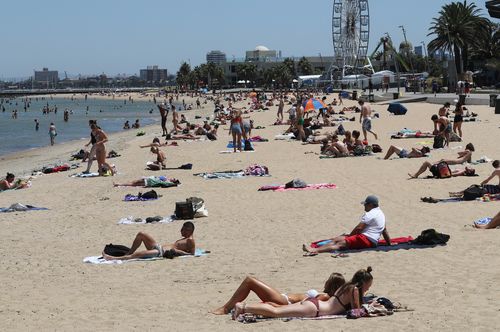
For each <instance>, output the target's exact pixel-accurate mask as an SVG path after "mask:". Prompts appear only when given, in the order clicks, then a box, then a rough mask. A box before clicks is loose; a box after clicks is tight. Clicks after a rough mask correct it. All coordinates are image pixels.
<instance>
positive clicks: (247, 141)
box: [243, 140, 253, 151]
mask: <svg viewBox="0 0 500 332" xmlns="http://www.w3.org/2000/svg"><path fill="white" fill-rule="evenodd" d="M243 150H244V151H253V147H252V143H250V141H249V140H245V146H244V148H243Z"/></svg>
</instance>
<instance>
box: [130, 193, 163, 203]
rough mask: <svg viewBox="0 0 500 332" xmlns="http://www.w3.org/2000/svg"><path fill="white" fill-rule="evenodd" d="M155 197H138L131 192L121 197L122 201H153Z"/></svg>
mask: <svg viewBox="0 0 500 332" xmlns="http://www.w3.org/2000/svg"><path fill="white" fill-rule="evenodd" d="M156 199H158V197H157V198H153V197H151V198H144V197H142V196H141V197H139V196H138V195H132V194H126V195H125V197H124V198H123V201H124V202H137V201H153V200H156Z"/></svg>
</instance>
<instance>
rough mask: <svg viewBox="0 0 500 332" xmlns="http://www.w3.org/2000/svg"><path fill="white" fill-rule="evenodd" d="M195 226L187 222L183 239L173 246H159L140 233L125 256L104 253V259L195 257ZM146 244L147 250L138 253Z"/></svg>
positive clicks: (149, 236)
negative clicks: (142, 245)
mask: <svg viewBox="0 0 500 332" xmlns="http://www.w3.org/2000/svg"><path fill="white" fill-rule="evenodd" d="M193 233H194V224H193V223H192V222H190V221H186V222H185V223H184V224H183V225H182V228H181V235H182V238H181V239H179V240H177V241H175V242H174V243H173V244H165V245H161V244H159V243H158V242H157V241H156V240H155V239H153V237H152V236H151V235H149V234H146V233H143V232H139V233H137V235H136V236H135V239H134V242H132V247H131V248H130V251H129V252H128V253H127V254H126V255H125V256H120V257H114V256H110V255H108V254H105V253H104V252H103V253H102V257H104V259H106V260H129V259H137V258H153V257H163V258H170V259H171V258H174V257H177V256H186V255H194V253H195V250H196V245H195V243H194V237H193ZM143 243H144V246H145V247H146V250H143V251H137V249H138V248H139V247H140V246H141V244H143Z"/></svg>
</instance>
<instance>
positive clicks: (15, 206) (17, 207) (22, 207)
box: [0, 203, 48, 212]
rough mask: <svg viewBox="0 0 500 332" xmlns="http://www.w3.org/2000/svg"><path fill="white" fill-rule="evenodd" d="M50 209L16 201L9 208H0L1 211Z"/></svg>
mask: <svg viewBox="0 0 500 332" xmlns="http://www.w3.org/2000/svg"><path fill="white" fill-rule="evenodd" d="M40 210H48V209H47V208H44V207H36V206H33V205H28V204H21V203H14V204H12V205H11V206H9V207H8V208H0V212H20V211H40Z"/></svg>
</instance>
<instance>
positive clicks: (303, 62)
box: [297, 56, 314, 75]
mask: <svg viewBox="0 0 500 332" xmlns="http://www.w3.org/2000/svg"><path fill="white" fill-rule="evenodd" d="M297 67H298V69H299V70H298V71H299V73H301V74H302V75H311V74H313V73H314V68H313V66H312V65H311V63H310V62H309V60H307V59H306V57H304V56H303V57H302V58H300V60H299V62H298V64H297Z"/></svg>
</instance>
